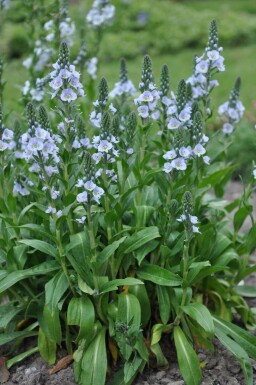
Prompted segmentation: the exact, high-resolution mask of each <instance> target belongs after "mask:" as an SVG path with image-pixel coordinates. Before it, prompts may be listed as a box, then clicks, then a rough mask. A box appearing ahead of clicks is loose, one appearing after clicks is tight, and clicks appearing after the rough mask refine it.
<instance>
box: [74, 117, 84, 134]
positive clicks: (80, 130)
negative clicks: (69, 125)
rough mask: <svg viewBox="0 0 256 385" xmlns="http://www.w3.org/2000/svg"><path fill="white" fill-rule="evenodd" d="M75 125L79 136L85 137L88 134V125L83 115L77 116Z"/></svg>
mask: <svg viewBox="0 0 256 385" xmlns="http://www.w3.org/2000/svg"><path fill="white" fill-rule="evenodd" d="M75 127H76V131H77V133H78V135H79V136H81V137H83V136H85V135H86V125H85V121H84V119H83V118H82V117H81V115H76V116H75Z"/></svg>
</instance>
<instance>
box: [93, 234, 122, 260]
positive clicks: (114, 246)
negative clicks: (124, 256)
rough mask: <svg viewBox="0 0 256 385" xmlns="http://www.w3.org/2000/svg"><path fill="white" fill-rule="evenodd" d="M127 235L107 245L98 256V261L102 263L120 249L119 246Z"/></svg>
mask: <svg viewBox="0 0 256 385" xmlns="http://www.w3.org/2000/svg"><path fill="white" fill-rule="evenodd" d="M126 238H127V236H125V237H122V238H120V239H119V240H118V241H114V242H113V243H111V244H110V245H108V246H106V247H105V248H104V249H103V250H102V251H101V252H100V253H99V254H98V256H97V263H99V264H102V263H105V262H107V260H108V259H109V257H111V255H112V254H113V253H114V252H115V251H116V250H117V249H118V247H119V246H120V245H121V243H123V242H124V241H125V239H126Z"/></svg>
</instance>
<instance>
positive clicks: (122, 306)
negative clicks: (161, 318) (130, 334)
mask: <svg viewBox="0 0 256 385" xmlns="http://www.w3.org/2000/svg"><path fill="white" fill-rule="evenodd" d="M131 319H132V324H133V326H134V327H136V328H138V329H139V328H140V324H141V309H140V303H139V300H138V299H137V298H136V297H135V296H134V295H133V294H123V293H122V294H119V296H118V310H117V321H118V322H122V323H124V324H126V325H128V324H129V322H130V321H131Z"/></svg>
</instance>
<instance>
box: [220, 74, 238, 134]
mask: <svg viewBox="0 0 256 385" xmlns="http://www.w3.org/2000/svg"><path fill="white" fill-rule="evenodd" d="M240 87H241V79H240V78H238V79H237V80H236V82H235V85H234V88H233V89H232V91H231V93H230V96H229V100H228V101H227V102H225V103H224V104H222V105H221V106H220V107H219V109H218V113H219V115H220V116H221V118H222V120H223V121H224V124H223V126H222V132H223V134H225V135H230V134H231V133H232V132H233V130H234V125H235V124H237V123H238V122H239V121H240V119H241V118H242V116H243V114H244V106H243V104H242V102H241V101H240V100H238V98H239V93H240Z"/></svg>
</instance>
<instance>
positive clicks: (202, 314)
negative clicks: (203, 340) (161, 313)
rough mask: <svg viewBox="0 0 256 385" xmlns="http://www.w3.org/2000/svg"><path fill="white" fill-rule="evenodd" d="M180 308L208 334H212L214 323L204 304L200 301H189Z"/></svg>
mask: <svg viewBox="0 0 256 385" xmlns="http://www.w3.org/2000/svg"><path fill="white" fill-rule="evenodd" d="M182 310H183V311H184V312H185V313H186V314H187V315H188V316H189V317H191V318H192V319H194V320H195V321H196V322H198V323H199V325H201V326H202V328H203V329H204V330H205V331H206V332H207V333H209V334H212V335H213V334H214V324H213V320H212V316H211V313H210V312H209V310H208V309H207V307H206V306H204V305H202V304H201V303H197V302H195V303H190V304H189V305H187V306H182Z"/></svg>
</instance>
